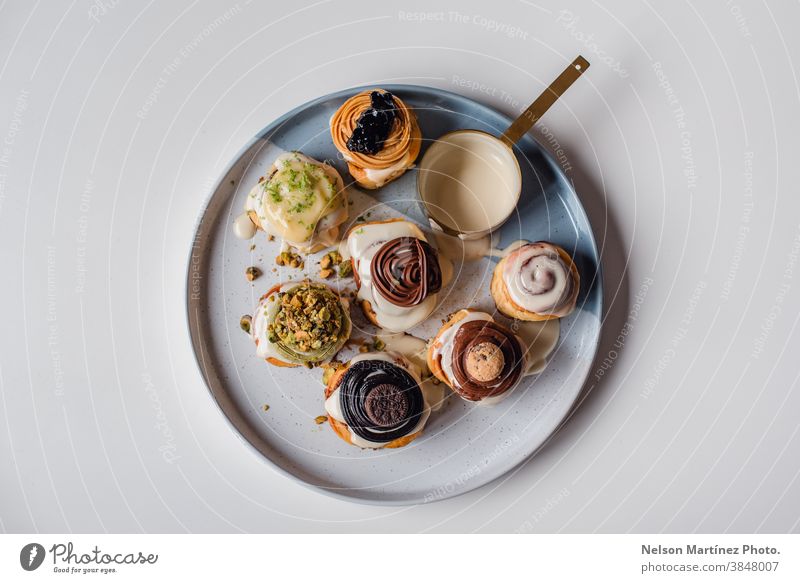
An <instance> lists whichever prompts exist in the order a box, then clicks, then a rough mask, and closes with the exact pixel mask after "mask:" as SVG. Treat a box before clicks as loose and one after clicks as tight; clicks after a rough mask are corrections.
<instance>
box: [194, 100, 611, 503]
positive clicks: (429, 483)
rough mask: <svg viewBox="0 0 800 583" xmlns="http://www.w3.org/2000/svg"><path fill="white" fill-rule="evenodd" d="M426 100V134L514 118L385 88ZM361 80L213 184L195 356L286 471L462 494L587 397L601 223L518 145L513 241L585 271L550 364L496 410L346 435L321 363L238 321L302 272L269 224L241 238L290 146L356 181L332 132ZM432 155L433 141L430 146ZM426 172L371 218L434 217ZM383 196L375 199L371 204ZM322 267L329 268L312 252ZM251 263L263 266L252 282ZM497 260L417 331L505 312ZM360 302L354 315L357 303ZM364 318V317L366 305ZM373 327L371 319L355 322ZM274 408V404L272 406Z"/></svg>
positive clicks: (357, 493) (336, 482)
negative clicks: (555, 253)
mask: <svg viewBox="0 0 800 583" xmlns="http://www.w3.org/2000/svg"><path fill="white" fill-rule="evenodd" d="M386 88H387V89H389V90H390V91H392V92H394V93H396V94H397V95H399V96H400V97H401V98H402V99H403V100H404V101H405V102H406V104H408V105H409V106H410V107H412V108H414V109H415V111H416V114H417V116H418V119H419V124H420V127H421V129H422V133H423V137H424V139H425V140H426V141H430V140H434V139H436V138H437V137H438V136H441V135H442V134H445V133H447V132H450V131H453V130H457V129H465V128H474V129H481V130H484V131H488V132H491V133H494V134H495V135H499V134H500V133H501V132H502V131H503V130H504V129H505V128H506V127H507V126H508V124H509V123H510V120H509V119H508V118H507V116H505V115H503V114H501V113H498V112H497V111H494V110H493V109H491V108H489V107H487V106H485V105H482V104H480V103H477V102H475V101H472V100H471V99H468V98H466V97H463V96H460V95H456V94H453V93H449V92H446V91H442V90H439V89H433V88H427V87H416V86H410V85H396V86H387V87H386ZM359 90H360V89H350V90H347V91H341V92H339V93H335V94H332V95H328V96H326V97H322V98H320V99H317V100H315V101H312V102H310V103H307V104H305V105H303V106H301V107H299V108H297V109H295V110H294V111H291V112H289V113H288V114H286V115H284V116H283V117H281V118H280V119H278V120H277V121H275V122H273V123H271V124H270V125H269V126H267V127H266V128H265V129H264V131H263V132H262V133H261V135H260V136H259V137H257V138H256V139H254V140H253V142H252V143H251V144H249V145H248V146H247V147H245V148H244V149H243V150H242V151H241V152H240V154H239V155H238V156H237V158H236V159H235V160H234V161H233V162H232V164H231V166H230V167H229V169H228V170H227V171H226V172H225V174H224V175H223V176H222V177H221V178H220V180H219V182H218V183H217V185H216V187H215V188H214V190H213V191H212V193H211V196H210V199H209V200H208V204H207V207H206V209H205V211H204V214H203V216H202V220H201V222H200V224H199V226H198V230H197V233H196V237H195V240H194V241H193V245H192V253H191V257H190V261H189V270H188V271H189V273H188V288H187V302H188V320H189V327H190V332H191V338H192V342H193V347H194V350H195V354H196V355H197V361H198V364H199V366H200V368H201V371H202V374H203V376H204V377H205V380H206V383H207V384H208V388H209V389H210V391H211V393H212V395H213V396H214V398H215V400H216V401H217V403H218V404H219V406H220V408H221V409H222V411H223V412H224V414H225V416H226V417H227V418H228V419H229V420H230V422H231V424H232V425H233V427H234V428H235V429H236V431H238V432H239V434H240V435H241V436H242V437H243V439H244V441H245V442H246V443H248V444H249V445H250V446H252V447H253V448H255V450H257V451H258V452H259V453H260V454H261V455H262V456H263V457H264V458H265V459H267V460H269V462H271V463H272V464H273V466H274V467H275V468H277V469H278V471H280V472H281V473H283V474H285V475H287V476H290V477H292V478H294V479H295V480H297V481H298V482H300V483H303V484H306V485H309V486H311V487H314V488H316V489H318V490H320V491H322V492H325V493H328V494H331V495H334V496H337V497H343V498H347V499H350V500H355V501H361V502H368V503H376V504H415V503H425V502H432V501H436V500H441V499H444V498H449V497H452V496H456V495H458V494H463V493H464V492H468V491H470V490H472V489H475V488H478V487H480V486H482V485H484V484H487V483H488V482H490V481H492V480H494V479H496V478H498V477H500V476H502V475H503V474H505V473H507V472H509V471H510V470H511V469H513V468H514V467H516V466H517V465H518V464H520V463H521V462H523V461H524V460H526V459H527V458H528V457H529V456H531V455H532V454H533V453H535V452H536V451H537V450H538V449H539V448H540V447H541V446H542V444H544V443H545V442H546V440H547V438H548V437H549V436H551V435H552V433H553V432H554V431H555V430H556V429H557V428H558V426H559V425H560V424H561V422H562V421H563V420H564V419H565V417H566V416H567V414H568V413H569V411H570V409H571V407H572V406H573V404H574V402H575V400H576V399H577V397H578V395H579V394H580V391H581V388H582V386H583V384H584V381H585V380H586V377H587V375H588V373H589V369H590V367H591V364H592V360H593V358H594V355H595V352H596V349H597V343H598V338H599V332H600V319H601V310H602V282H601V276H600V266H599V258H598V253H597V248H596V246H595V242H594V238H593V236H592V231H591V228H590V226H589V223H588V221H587V218H586V214H585V212H584V210H583V207H582V206H581V203H580V201H579V199H578V197H577V196H576V194H575V192H574V191H573V189H572V187H571V185H570V183H569V181H568V180H567V179H566V178H565V177H564V175H563V174H562V172H561V170H560V169H559V167H558V166H557V164H556V163H555V162H554V161H553V160H552V159H551V158H550V156H549V155H547V154H546V153H545V152H544V151H543V149H542V148H541V147H540V146H539V144H538V143H537V142H536V141H535V140H534V139H533V138H531V137H530V136H526V137H525V138H523V140H521V142H520V144H519V149H518V150H517V155H518V157H519V160H520V166H521V167H522V172H523V194H522V197H521V200H520V204H519V208H518V213H517V214H516V215H515V216H512V218H511V219H510V220H509V221H508V222H507V223H506V225H505V226H504V227H503V228H502V230H501V232H500V236H501V244H504V243H508V242H510V241H512V240H516V239H520V238H523V239H529V240H549V241H552V242H554V243H557V244H559V245H561V246H562V247H564V248H565V249H567V250H568V251H569V252H570V253H572V255H573V256H574V258H575V262H576V263H577V266H578V268H579V270H580V273H581V290H580V295H579V297H578V309H577V310H576V311H575V312H574V313H573V314H572V315H571V316H569V317H568V318H566V319H564V320H562V327H561V337H560V340H559V343H558V346H557V348H556V350H555V352H554V353H553V355H552V357H551V360H550V363H549V365H548V367H547V368H546V369H545V371H544V372H543V373H541V374H540V375H538V376H535V377H528V378H527V379H526V381H525V382H524V384H523V386H521V387H520V388H519V389H518V390H516V391H515V392H514V393H513V394H512V395H511V396H510V397H509V398H507V399H506V400H504V401H503V402H502V403H500V404H499V405H498V406H496V407H493V408H488V407H475V406H472V405H470V404H468V403H466V402H464V401H461V400H460V399H457V398H455V397H452V396H451V397H450V398H449V399H448V400H447V403H446V404H445V406H444V407H443V408H442V409H441V410H440V411H438V412H436V413H435V414H433V415H432V416H431V420H430V422H429V424H428V426H427V428H426V431H425V434H424V435H423V436H422V437H421V438H419V439H417V440H416V441H414V442H412V443H411V444H410V445H408V446H406V447H404V448H401V449H395V450H381V451H362V450H359V449H357V448H355V447H353V446H350V445H348V444H346V443H345V442H343V441H341V440H340V439H339V438H338V437H336V436H335V435H334V434H333V432H332V431H331V430H330V428H329V426H328V425H327V424H322V425H317V424H316V423H315V421H314V419H315V418H316V417H317V416H318V415H321V414H324V409H323V387H322V384H321V372H320V370H319V369H314V370H306V369H291V370H290V369H279V368H275V367H271V366H268V365H267V364H266V363H264V362H263V361H260V360H259V359H258V358H257V357H256V355H255V350H254V347H253V345H252V343H251V341H250V339H249V337H248V336H247V335H245V334H244V333H242V332H241V331H240V329H239V318H240V317H241V316H242V315H243V314H247V313H250V312H251V311H252V309H253V306H254V305H255V303H256V301H257V300H258V297H259V296H260V295H261V294H262V293H264V291H266V290H267V289H268V288H269V287H270V286H271V285H272V284H273V283H275V282H277V281H278V280H279V279H285V278H287V277H288V276H289V275H292V276H293V277H295V278H299V277H302V274H301V273H299V272H297V271H296V270H287V271H284V272H277V273H273V272H272V271H271V269H272V268H273V267H274V263H273V261H274V256H275V254H276V252H277V247H275V245H276V243H268V242H267V241H266V238H264V237H263V233H262V234H259V236H257V237H256V239H255V240H254V242H255V244H256V247H255V249H253V250H251V249H250V244H251V242H248V241H241V240H238V239H236V238H235V237H234V236H233V235H232V232H231V227H230V225H231V223H232V221H233V219H234V218H235V217H236V216H237V215H238V214H239V213H240V212H241V209H242V206H243V203H244V198H245V196H246V195H247V192H248V191H249V189H250V187H251V186H252V185H253V184H255V182H256V180H257V179H258V177H259V176H260V175H262V174H263V173H264V172H265V170H266V169H267V168H268V167H269V166H270V164H271V162H272V160H273V158H274V157H275V156H276V155H277V153H279V152H280V151H281V150H302V151H303V152H304V153H305V154H307V155H309V156H312V157H313V158H316V159H319V160H323V159H328V160H332V161H333V163H334V165H335V166H336V167H337V169H338V170H339V171H340V172H341V173H342V176H343V177H345V181H348V179H349V175H348V174H347V169H346V166H345V165H344V164H343V163H341V161H340V159H339V157H338V156H337V152H336V150H335V148H334V147H333V144H332V141H331V138H330V134H329V132H328V120H329V119H330V117H331V115H332V114H333V112H334V111H335V110H336V109H337V108H338V107H339V105H340V104H341V103H342V102H343V101H344V100H345V99H346V98H347V97H349V96H350V95H352V94H354V93H356V92H357V91H359ZM423 152H424V146H423ZM415 185H416V173H415V171H413V170H412V171H409V172H406V174H405V175H404V176H403V177H402V178H400V179H398V180H396V181H395V182H392V183H391V184H390V185H388V186H387V187H385V188H384V189H382V190H380V191H377V192H376V193H371V194H370V195H369V196H367V195H364V194H362V193H359V192H355V193H354V194H353V198H354V199H355V201H356V202H355V205H354V207H352V208H353V212H351V219H354V218H355V214H356V213H358V212H362V211H363V212H367V211H368V210H369V211H370V212H372V213H373V214H374V216H371V217H370V218H371V219H374V218H379V217H381V216H386V215H397V214H398V213H399V214H405V215H407V216H410V217H411V218H413V219H415V220H417V221H420V222H421V223H422V224H424V217H422V216H421V214H420V208H419V204H418V203H417V202H416V201H417V199H416V186H415ZM373 205H374V206H373ZM306 263H307V271H308V273H309V274H310V275H311V276H312V277H313V276H314V275H315V272H316V271H318V268H317V266H316V265H315V263H316V262H315V261H314V260H313V259H308V260H307V262H306ZM249 265H258V266H260V267H261V268H262V269H263V270H264V272H265V275H264V276H263V277H262V278H260V279H258V280H256V281H255V282H254V283H253V284H251V283H249V282H247V281H246V280H245V278H244V270H245V268H246V267H247V266H249ZM492 266H493V264H492V263H491V262H490V261H489V260H484V261H483V262H477V263H471V264H466V265H465V266H464V269H463V270H462V271H461V272H460V273H459V275H458V280H457V282H456V285H454V286H452V287H451V291H450V292H449V293H448V294H446V297H445V299H444V301H443V302H442V305H441V306H440V307H439V308H438V309H437V311H436V312H434V314H433V315H432V316H431V319H430V320H429V321H428V322H427V323H425V324H423V325H422V326H420V327H419V329H415V330H413V332H414V333H415V334H416V335H418V336H421V337H428V336H430V335H432V334H433V333H434V332H435V330H436V329H437V328H438V326H439V324H440V322H441V319H442V318H444V317H445V316H446V315H447V314H448V313H450V312H453V311H455V310H457V309H460V308H463V307H468V306H472V307H477V308H483V309H485V310H487V311H490V312H494V305H493V304H492V302H491V300H490V298H489V294H488V283H489V277H490V274H491V268H492ZM357 311H358V310H357V309H354V310H353V312H354V313H355V312H357ZM354 316H357V315H356V314H354ZM354 323H355V324H356V326H357V327H358V326H363V320H358V318H357V317H356V319H355V320H354ZM265 405H268V406H269V409H268V410H266V411H265Z"/></svg>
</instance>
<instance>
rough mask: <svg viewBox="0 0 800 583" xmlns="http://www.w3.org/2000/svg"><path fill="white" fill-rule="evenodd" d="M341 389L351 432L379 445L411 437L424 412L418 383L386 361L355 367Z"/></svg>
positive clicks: (404, 371)
mask: <svg viewBox="0 0 800 583" xmlns="http://www.w3.org/2000/svg"><path fill="white" fill-rule="evenodd" d="M338 388H339V399H340V404H341V408H342V415H343V416H344V422H345V423H346V424H347V425H348V427H349V428H350V431H352V432H353V433H354V434H356V435H358V436H359V437H361V438H363V439H366V440H369V441H373V442H376V443H388V442H390V441H394V440H395V439H398V438H400V437H405V436H406V435H409V434H410V433H411V432H412V431H413V430H414V428H415V427H416V426H417V424H418V422H419V419H420V416H421V415H422V413H423V411H424V409H425V401H424V399H423V396H422V389H420V387H419V385H418V384H417V381H415V380H414V378H413V377H412V376H411V375H410V374H409V373H408V371H406V370H405V369H404V368H403V367H401V366H398V365H396V364H393V363H391V362H387V361H384V360H360V361H358V362H355V363H353V364H352V365H351V366H350V367H349V368H348V369H347V371H346V372H345V373H344V375H343V376H342V380H341V382H340V383H339V387H338Z"/></svg>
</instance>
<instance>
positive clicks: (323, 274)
mask: <svg viewBox="0 0 800 583" xmlns="http://www.w3.org/2000/svg"><path fill="white" fill-rule="evenodd" d="M331 275H333V269H322V270H320V272H319V276H320V277H321V278H322V279H328V278H329V277H330V276H331Z"/></svg>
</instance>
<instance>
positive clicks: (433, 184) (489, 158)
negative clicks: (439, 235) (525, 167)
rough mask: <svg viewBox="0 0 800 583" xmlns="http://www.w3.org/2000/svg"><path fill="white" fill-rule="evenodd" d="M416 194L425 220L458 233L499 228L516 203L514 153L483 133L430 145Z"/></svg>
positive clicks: (454, 136)
mask: <svg viewBox="0 0 800 583" xmlns="http://www.w3.org/2000/svg"><path fill="white" fill-rule="evenodd" d="M419 172H420V174H419V194H420V198H421V199H422V201H423V202H424V203H425V206H426V209H427V211H428V216H429V217H430V218H432V219H433V220H434V221H436V222H437V223H439V224H440V225H442V226H444V227H448V228H450V229H452V230H455V231H458V232H459V233H464V234H470V233H473V234H474V233H481V232H483V231H487V230H490V229H492V228H493V227H496V226H498V225H500V224H501V223H502V222H503V221H505V220H506V219H507V218H508V216H509V215H510V214H511V213H512V212H513V211H514V208H515V207H516V205H517V201H518V200H519V193H520V189H521V178H520V173H519V165H518V163H517V160H516V158H515V156H514V153H513V152H512V151H511V149H510V148H509V147H507V146H506V145H505V144H503V142H501V141H500V140H498V139H497V138H494V137H493V136H490V135H488V134H484V133H482V132H471V131H466V132H454V133H452V134H447V135H445V136H443V137H442V138H440V139H439V140H437V141H436V142H434V143H433V144H432V145H431V146H430V148H428V151H427V152H426V153H425V156H424V157H423V159H422V162H421V163H420V166H419Z"/></svg>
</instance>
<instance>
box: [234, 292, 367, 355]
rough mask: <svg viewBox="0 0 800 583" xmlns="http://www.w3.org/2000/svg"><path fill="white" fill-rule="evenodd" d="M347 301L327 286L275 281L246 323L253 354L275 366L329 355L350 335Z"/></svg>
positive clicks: (336, 350)
mask: <svg viewBox="0 0 800 583" xmlns="http://www.w3.org/2000/svg"><path fill="white" fill-rule="evenodd" d="M350 330H351V324H350V314H349V306H348V304H347V300H345V299H343V298H340V297H339V296H338V294H337V293H336V292H335V291H333V290H332V289H331V288H329V287H328V286H327V285H324V284H321V283H312V282H307V281H306V282H292V283H284V284H278V285H276V286H275V287H273V288H272V289H270V290H269V291H268V292H267V293H265V294H264V295H263V296H261V299H260V300H259V302H258V306H257V307H256V311H255V313H254V314H253V317H252V322H251V325H250V334H251V336H252V337H253V340H254V341H255V343H256V353H257V354H258V356H259V357H261V358H264V359H265V360H266V361H267V362H269V363H270V364H274V365H275V366H301V365H312V364H316V363H319V362H323V361H325V360H329V359H331V358H333V356H334V355H335V354H336V353H337V352H339V350H341V348H342V346H343V345H344V343H345V342H346V341H347V339H348V338H349V337H350Z"/></svg>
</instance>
